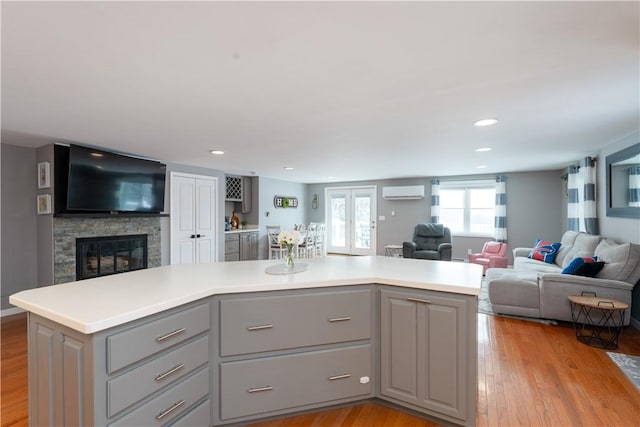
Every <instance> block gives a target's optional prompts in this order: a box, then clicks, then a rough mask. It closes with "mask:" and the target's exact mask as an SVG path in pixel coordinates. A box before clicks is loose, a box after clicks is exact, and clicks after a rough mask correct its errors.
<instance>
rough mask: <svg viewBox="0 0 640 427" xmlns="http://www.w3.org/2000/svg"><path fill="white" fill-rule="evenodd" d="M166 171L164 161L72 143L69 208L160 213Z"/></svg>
mask: <svg viewBox="0 0 640 427" xmlns="http://www.w3.org/2000/svg"><path fill="white" fill-rule="evenodd" d="M165 175H166V165H164V164H162V163H160V162H156V161H153V160H145V159H140V158H136V157H130V156H125V155H121V154H115V153H109V152H107V151H101V150H96V149H93V148H88V147H82V146H79V145H71V146H70V147H69V174H68V184H67V203H66V209H65V210H66V211H67V212H112V213H113V212H140V213H160V212H162V210H163V209H164V184H165Z"/></svg>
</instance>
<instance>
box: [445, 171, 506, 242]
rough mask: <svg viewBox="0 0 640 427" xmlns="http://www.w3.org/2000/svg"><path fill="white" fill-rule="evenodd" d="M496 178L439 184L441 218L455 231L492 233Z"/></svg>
mask: <svg viewBox="0 0 640 427" xmlns="http://www.w3.org/2000/svg"><path fill="white" fill-rule="evenodd" d="M495 204H496V185H495V182H494V181H457V182H445V183H442V184H441V185H440V222H441V223H443V224H445V226H447V227H449V229H450V230H451V232H452V233H454V234H471V235H483V236H493V234H494V231H495Z"/></svg>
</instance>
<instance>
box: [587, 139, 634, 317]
mask: <svg viewBox="0 0 640 427" xmlns="http://www.w3.org/2000/svg"><path fill="white" fill-rule="evenodd" d="M638 142H640V132H634V133H633V134H631V135H628V136H627V137H625V138H622V139H620V140H619V141H616V142H614V143H612V144H610V145H608V146H606V147H604V148H603V149H602V150H601V151H600V154H599V155H598V163H597V165H598V166H597V168H598V172H597V174H598V190H599V191H598V217H599V219H600V221H599V224H600V234H601V235H603V236H606V237H610V238H612V239H615V240H618V241H621V242H632V243H637V244H640V218H615V217H608V216H607V194H606V185H607V182H606V177H607V168H606V157H607V156H608V155H610V154H613V153H615V152H617V151H620V150H622V149H624V148H627V147H629V146H630V145H633V144H636V143H638ZM631 316H632V317H633V319H632V322H634V324H635V326H636V327H638V328H640V285H638V286H636V287H635V288H634V289H633V296H632V303H631Z"/></svg>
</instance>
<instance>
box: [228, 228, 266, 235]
mask: <svg viewBox="0 0 640 427" xmlns="http://www.w3.org/2000/svg"><path fill="white" fill-rule="evenodd" d="M252 231H260V229H259V228H243V229H235V230H229V231H225V232H224V234H234V233H250V232H252Z"/></svg>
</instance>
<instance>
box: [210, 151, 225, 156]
mask: <svg viewBox="0 0 640 427" xmlns="http://www.w3.org/2000/svg"><path fill="white" fill-rule="evenodd" d="M209 152H210V153H211V154H215V155H216V156H222V155H223V154H224V151H222V150H209Z"/></svg>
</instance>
